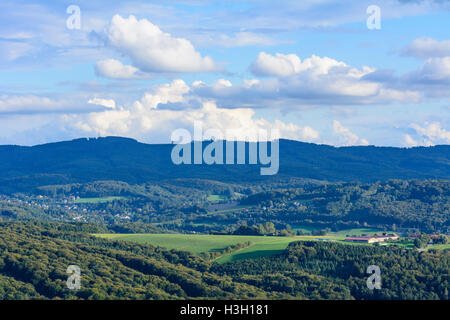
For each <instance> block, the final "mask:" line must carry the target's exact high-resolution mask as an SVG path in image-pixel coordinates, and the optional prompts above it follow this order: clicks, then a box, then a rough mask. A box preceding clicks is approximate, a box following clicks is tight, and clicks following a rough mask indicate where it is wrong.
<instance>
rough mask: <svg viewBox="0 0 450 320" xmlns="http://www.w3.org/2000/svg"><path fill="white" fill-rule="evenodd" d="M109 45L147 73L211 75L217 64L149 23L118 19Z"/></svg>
mask: <svg viewBox="0 0 450 320" xmlns="http://www.w3.org/2000/svg"><path fill="white" fill-rule="evenodd" d="M107 38H108V43H109V45H111V46H112V47H114V48H116V49H117V50H118V51H119V52H121V53H122V54H124V55H126V56H128V57H129V58H130V59H131V61H132V62H133V65H134V66H135V67H137V68H139V69H140V70H142V71H143V72H151V73H158V72H211V71H217V70H219V68H218V66H217V65H216V64H215V63H214V61H213V60H212V59H211V58H210V57H208V56H206V57H202V56H201V54H200V53H199V52H197V51H196V50H195V48H194V46H193V45H192V44H191V42H189V40H187V39H183V38H175V37H172V36H171V35H170V34H169V33H165V32H163V31H161V29H159V27H158V26H156V25H154V24H152V23H151V22H150V21H148V20H147V19H141V20H137V19H136V17H134V16H133V15H130V16H129V17H128V18H123V17H121V16H120V15H115V16H114V17H113V18H112V20H111V23H110V25H109V28H108V30H107Z"/></svg>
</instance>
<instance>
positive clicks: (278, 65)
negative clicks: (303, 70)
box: [250, 52, 301, 77]
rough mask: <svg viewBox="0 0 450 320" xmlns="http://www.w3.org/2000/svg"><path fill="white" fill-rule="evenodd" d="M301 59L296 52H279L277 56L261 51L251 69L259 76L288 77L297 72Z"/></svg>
mask: <svg viewBox="0 0 450 320" xmlns="http://www.w3.org/2000/svg"><path fill="white" fill-rule="evenodd" d="M300 66H301V60H300V58H299V57H298V56H296V55H295V54H281V53H277V54H275V56H272V55H270V54H267V53H265V52H260V53H259V55H258V58H257V59H256V61H255V62H253V64H252V65H251V67H250V68H251V71H252V72H253V73H254V74H256V75H259V76H279V77H286V76H290V75H292V74H294V73H297V72H298V71H299V69H300Z"/></svg>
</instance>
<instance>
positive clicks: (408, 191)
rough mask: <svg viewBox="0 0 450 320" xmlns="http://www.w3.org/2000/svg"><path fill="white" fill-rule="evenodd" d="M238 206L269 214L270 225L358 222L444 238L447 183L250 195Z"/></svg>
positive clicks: (449, 202) (449, 208)
mask: <svg viewBox="0 0 450 320" xmlns="http://www.w3.org/2000/svg"><path fill="white" fill-rule="evenodd" d="M241 203H242V204H246V205H257V206H258V207H264V208H266V209H267V208H269V209H267V210H270V211H271V214H272V215H273V219H276V220H282V221H284V222H286V223H296V222H298V221H299V220H309V221H312V222H323V223H325V224H328V225H332V224H333V223H335V224H338V223H346V222H357V223H359V224H368V225H385V226H392V225H396V226H397V227H404V228H417V229H421V230H425V231H428V232H443V233H448V230H449V228H450V182H449V181H439V180H424V181H419V180H409V181H401V180H390V181H387V182H376V183H372V184H359V183H342V184H326V185H322V186H311V187H303V188H288V189H281V190H273V191H268V192H263V193H258V194H255V195H251V196H249V197H247V198H246V199H244V200H243V201H242V202H241Z"/></svg>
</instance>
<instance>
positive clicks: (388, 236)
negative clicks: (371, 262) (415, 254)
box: [345, 232, 400, 243]
mask: <svg viewBox="0 0 450 320" xmlns="http://www.w3.org/2000/svg"><path fill="white" fill-rule="evenodd" d="M399 238H400V237H399V235H398V234H396V233H386V232H383V233H375V234H374V235H373V236H361V237H346V238H345V241H350V242H360V243H375V242H384V241H388V240H398V239H399Z"/></svg>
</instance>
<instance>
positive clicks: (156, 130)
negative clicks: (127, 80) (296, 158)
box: [65, 79, 319, 142]
mask: <svg viewBox="0 0 450 320" xmlns="http://www.w3.org/2000/svg"><path fill="white" fill-rule="evenodd" d="M196 85H200V84H199V83H198V82H196ZM215 85H217V86H223V87H227V86H230V85H231V83H229V82H228V81H226V80H224V79H221V80H219V81H217V83H216V84H215ZM192 99H194V100H196V101H197V103H198V105H200V107H198V105H195V106H193V105H192V103H191V100H192ZM92 100H94V99H92ZM96 101H97V102H103V101H102V100H100V99H97V100H96ZM108 103H110V101H108ZM167 103H181V104H183V106H184V107H183V108H180V109H170V108H169V109H168V108H160V104H167ZM114 105H116V104H115V103H114ZM65 120H66V126H68V127H69V131H71V130H72V131H74V130H75V131H79V132H84V134H91V135H92V134H96V135H102V136H105V135H122V136H130V137H134V138H137V139H140V140H142V141H148V139H149V137H151V142H169V141H170V140H169V139H170V136H171V133H172V131H173V130H175V129H178V128H186V129H188V130H191V129H192V125H193V123H194V121H195V122H197V123H201V124H202V126H203V129H204V130H207V129H218V130H220V131H221V132H229V131H233V132H234V133H235V134H236V135H237V137H238V138H242V139H243V138H245V137H247V136H249V135H250V133H254V132H258V131H259V130H266V131H271V130H277V131H278V132H279V133H280V137H282V138H288V139H296V140H302V141H310V142H313V141H317V140H318V139H319V133H318V132H317V131H316V130H314V129H313V128H311V127H309V126H304V127H302V126H299V125H296V124H294V123H286V122H283V121H281V120H275V121H273V122H272V121H269V120H266V119H264V118H262V117H257V116H256V114H255V111H254V110H253V109H251V108H236V109H228V108H220V107H218V106H217V105H216V103H215V102H214V101H211V100H208V99H203V98H201V97H198V96H195V95H192V91H191V87H189V86H188V85H187V84H186V83H185V82H184V81H183V80H180V79H176V80H173V81H172V82H171V83H168V84H163V85H158V86H155V87H153V88H152V90H151V92H148V93H145V94H144V95H143V97H142V98H141V99H140V100H139V101H135V102H134V103H132V104H131V106H130V107H129V108H126V107H116V108H115V109H112V110H104V111H98V112H91V113H89V114H80V115H71V116H68V117H67V118H66V119H65Z"/></svg>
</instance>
